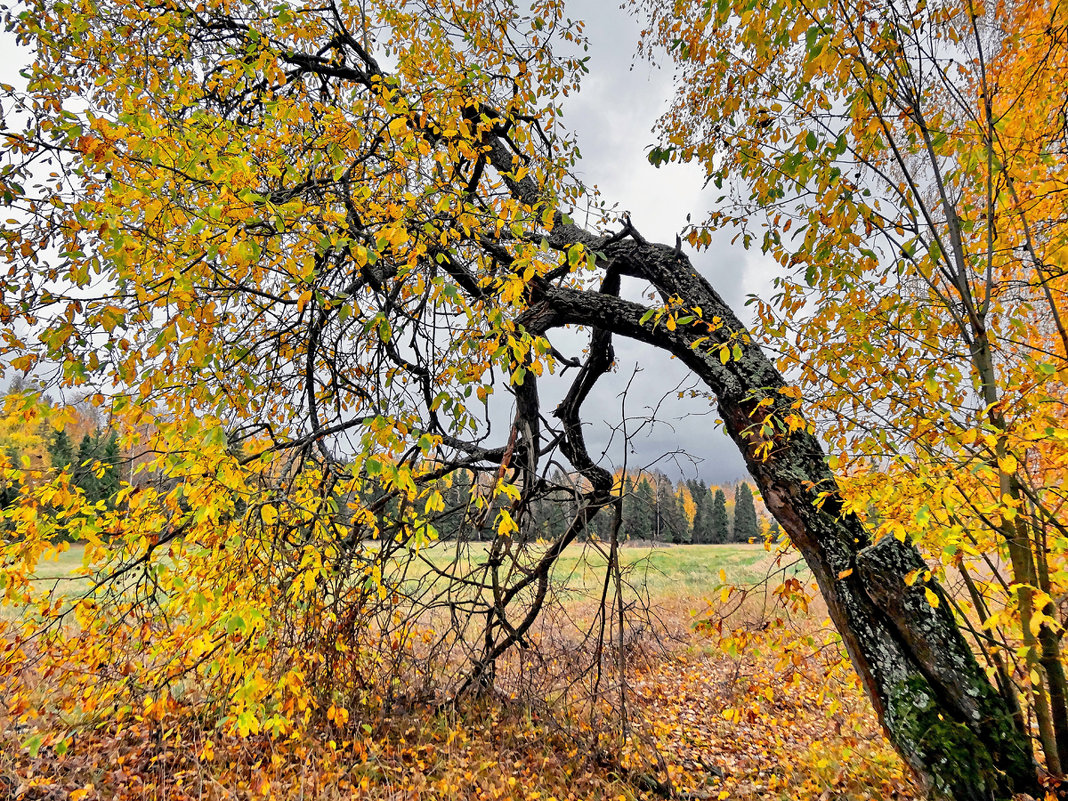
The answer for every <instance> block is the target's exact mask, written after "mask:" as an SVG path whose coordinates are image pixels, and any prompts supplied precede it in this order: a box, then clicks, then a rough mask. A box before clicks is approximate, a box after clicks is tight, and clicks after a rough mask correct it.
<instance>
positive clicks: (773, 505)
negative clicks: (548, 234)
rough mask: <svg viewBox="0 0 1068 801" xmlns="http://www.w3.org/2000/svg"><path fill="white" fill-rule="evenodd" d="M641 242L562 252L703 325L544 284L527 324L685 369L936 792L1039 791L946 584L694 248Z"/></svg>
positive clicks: (1022, 742)
mask: <svg viewBox="0 0 1068 801" xmlns="http://www.w3.org/2000/svg"><path fill="white" fill-rule="evenodd" d="M630 234H631V236H630V237H628V238H626V239H620V238H618V237H615V238H593V237H591V235H590V234H589V233H588V232H585V231H581V230H580V229H578V228H576V227H575V226H571V225H561V226H558V227H557V229H556V230H554V232H553V237H552V239H553V240H554V241H553V242H552V243H551V244H553V245H554V246H556V247H561V246H564V245H566V244H567V243H569V242H584V243H585V244H587V245H588V246H591V247H595V248H596V249H598V250H600V251H601V252H602V253H603V254H604V255H605V256H607V263H606V269H607V270H608V272H609V274H611V273H613V272H617V273H619V274H621V275H630V276H633V277H637V278H640V279H643V280H646V281H649V282H650V283H651V284H652V285H653V286H654V287H656V288H657V289H658V290H659V291H660V292H661V294H662V295H663V296H664V297H665V298H674V299H676V302H678V299H681V300H682V309H681V310H680V311H679V316H682V317H684V316H688V315H690V314H693V312H692V311H689V310H690V309H693V308H695V307H698V308H700V317H699V319H697V320H695V321H693V322H691V323H687V324H677V325H675V326H674V328H673V330H669V329H668V327H667V326H666V325H664V324H659V325H657V323H656V319H655V317H653V316H650V315H648V314H647V312H648V310H647V309H646V308H644V307H642V306H640V305H638V304H636V303H632V302H629V301H626V300H622V299H620V298H618V297H614V296H611V295H607V294H598V293H595V292H589V291H579V290H573V289H566V288H561V287H556V286H552V285H550V284H548V283H544V284H542V285H541V286H539V287H538V288H537V290H536V291H535V293H534V296H533V297H532V298H531V305H530V308H529V310H528V311H527V312H526V313H525V314H524V315H523V317H522V318H521V320H520V322H522V323H523V324H524V325H526V327H527V328H528V329H530V330H532V331H535V332H544V331H547V330H549V329H551V328H553V327H556V326H561V325H567V324H578V325H584V326H590V327H592V328H595V329H605V330H608V331H611V332H612V333H615V334H618V335H622V336H627V337H631V338H633V339H637V340H641V341H643V342H647V343H649V344H652V345H654V346H656V347H658V348H661V349H663V350H666V351H668V352H669V353H671V354H672V355H674V356H676V357H677V358H679V359H681V360H682V361H683V362H685V363H686V364H687V365H688V366H689V367H690V368H691V369H692V370H693V371H694V372H695V373H696V374H697V375H698V376H699V377H700V378H701V380H702V381H704V383H705V384H706V385H707V386H708V387H709V389H711V390H712V391H713V392H714V393H715V394H716V396H717V398H718V402H719V410H720V414H721V415H722V418H723V420H724V423H725V426H726V429H727V431H728V433H729V434H730V436H731V438H732V439H733V440H734V442H735V443H736V444H737V445H738V447H739V449H740V450H741V451H742V453H743V454H744V456H745V460H746V464H747V466H748V468H749V472H750V473H751V474H752V476H753V478H754V479H755V480H756V482H757V484H758V485H759V486H760V490H761V492H762V494H763V498H764V502H765V503H766V505H767V507H768V509H769V510H770V511H771V512H772V514H774V515H775V518H776V519H777V520H778V521H779V523H780V524H781V525H782V527H783V529H784V530H785V531H786V533H787V534H788V536H789V537H790V539H791V541H792V542H793V543H794V545H796V546H797V548H798V549H799V550H800V551H801V553H802V555H803V556H804V558H805V561H806V562H807V563H808V566H809V568H810V569H811V570H812V573H813V575H814V576H815V577H816V581H817V583H818V585H819V588H820V591H821V593H822V595H823V597H824V599H825V600H826V602H827V607H828V610H829V611H830V615H831V619H832V620H833V621H834V624H835V626H836V627H837V628H838V631H839V632H840V633H841V636H842V640H843V642H844V643H845V647H846V650H847V651H848V653H849V656H850V659H851V660H852V662H853V665H854V667H855V668H856V670H857V673H858V674H859V675H860V677H861V679H862V680H863V683H864V686H865V687H866V689H867V692H868V695H869V696H870V698H871V700H872V703H873V705H874V706H875V710H876V712H877V713H878V716H879V719H880V721H881V722H882V724H883V726H884V728H885V731H886V733H887V735H888V737H889V738H890V740H891V742H892V743H893V744H894V745H895V747H896V748H897V749H898V751H899V752H900V753H901V755H902V756H903V757H904V759H905V760H906V762H907V763H908V764H909V765H910V766H911V768H912V769H913V771H914V772H915V773H916V774H917V775H918V776H919V778H920V780H921V781H922V782H923V784H924V785H925V787H926V789H927V790H928V791H929V792H930V793H931V794H933V795H935V796H939V797H947V798H953V799H960V800H961V801H964V800H965V799H968V800H971V799H975V801H979V799H1002V798H1009V797H1010V796H1011V795H1012V794H1013V793H1014V792H1034V791H1035V790H1036V789H1037V784H1036V772H1035V764H1034V758H1033V754H1032V750H1031V743H1030V740H1029V739H1028V737H1027V736H1026V735H1025V734H1024V733H1023V732H1021V731H1020V730H1019V729H1018V727H1017V725H1016V722H1015V720H1014V719H1013V715H1012V710H1011V709H1010V708H1009V707H1008V705H1007V704H1006V703H1005V701H1004V699H1003V698H1002V697H1001V696H1000V695H999V694H998V692H997V691H996V690H995V688H994V687H993V686H992V685H991V684H990V683H989V682H988V680H987V678H986V676H985V674H984V672H983V670H982V669H981V668H980V666H979V664H978V662H977V661H976V659H975V656H974V654H973V652H972V651H971V649H970V648H969V646H968V644H967V642H966V641H965V639H964V637H963V636H962V634H961V632H960V630H959V628H958V626H957V623H956V621H955V620H954V618H953V615H952V613H951V612H950V611H949V604H948V603H941V604H938V605H937V606H932V605H931V604H930V603H929V602H928V601H927V598H926V593H925V590H927V589H930V590H932V591H933V592H935V593H936V594H938V595H939V597H941V593H942V590H941V588H940V587H939V586H938V584H937V583H936V582H935V581H934V580H933V579H931V580H929V581H927V582H926V583H925V582H922V581H916V582H915V583H913V584H912V585H911V586H910V585H909V584H907V583H906V581H905V578H906V576H907V575H909V574H910V573H915V571H917V570H918V569H920V568H922V567H924V562H923V560H922V558H921V556H920V554H919V552H918V551H917V549H916V548H915V547H913V546H912V545H911V544H910V543H907V542H899V541H898V540H896V539H893V538H884V539H882V540H880V541H879V542H875V543H873V542H872V540H871V537H870V535H869V533H868V532H867V531H866V530H865V528H864V526H863V524H862V523H861V521H860V520H859V519H858V518H857V517H856V516H855V515H854V514H852V513H849V512H845V511H843V509H842V504H841V499H840V495H839V490H838V485H837V482H836V480H835V477H834V475H833V473H832V472H831V471H830V469H829V468H828V466H827V463H826V458H825V454H824V452H823V449H822V447H821V445H820V443H819V441H818V440H817V439H816V437H815V436H814V435H813V434H812V433H810V432H809V431H808V430H807V428H806V427H804V426H803V427H802V428H800V429H798V428H796V427H794V428H793V429H792V430H791V427H790V426H789V425H787V424H786V420H787V418H788V417H791V416H792V417H793V418H794V419H797V418H798V417H799V415H800V412H799V411H798V410H797V409H795V408H793V403H794V399H793V398H792V397H790V396H788V395H786V394H783V393H782V392H781V390H783V389H784V388H785V386H786V384H785V381H784V380H783V378H782V376H781V375H780V373H779V372H778V371H777V370H776V368H775V367H774V365H772V363H771V362H770V361H769V360H768V358H767V357H766V356H765V355H764V354H763V352H762V351H761V349H760V348H759V347H758V346H757V345H756V344H755V343H753V342H752V339H751V337H750V336H749V334H748V332H747V331H746V330H745V328H744V326H743V325H742V324H741V322H740V321H739V320H738V318H737V317H736V316H735V315H734V314H733V312H732V311H731V310H730V308H729V307H728V306H727V305H726V303H724V301H723V299H722V298H720V296H719V295H718V294H717V293H716V292H715V290H714V289H713V288H712V287H711V286H710V285H709V284H708V282H707V281H705V280H704V279H703V278H702V277H701V276H700V275H699V274H698V273H697V272H696V271H695V270H694V268H693V266H692V265H691V264H690V262H689V260H688V259H687V258H686V257H685V255H683V253H682V252H681V249H679V248H671V247H668V246H665V245H654V244H649V243H647V242H645V241H644V240H642V239H641V238H640V236H638V235H637V232H634V231H633V230H631V231H630ZM643 317H646V318H648V319H646V320H645V322H643ZM714 317H718V318H720V320H721V321H722V327H720V328H718V330H716V331H710V330H709V326H707V325H705V324H704V322H703V321H711V320H712V319H713V318H714ZM700 340H703V341H700ZM735 343H738V344H739V345H740V346H741V358H734V357H733V356H732V357H731V358H730V359H729V360H728V361H727V363H725V364H724V363H722V362H721V359H720V355H719V354H720V348H719V347H718V346H719V345H721V344H726V345H733V344H735ZM735 354H736V355H737V352H735ZM779 424H782V425H779Z"/></svg>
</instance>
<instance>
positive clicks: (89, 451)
mask: <svg viewBox="0 0 1068 801" xmlns="http://www.w3.org/2000/svg"><path fill="white" fill-rule="evenodd" d="M96 449H97V443H96V437H95V436H94V435H93V434H90V433H86V434H85V436H83V437H82V441H81V442H80V443H78V455H77V456H75V457H74V485H75V486H76V487H80V488H81V490H82V491H83V492H84V493H85V499H86V500H87V501H89V502H91V503H95V502H96V501H98V500H100V490H99V487H98V482H97V478H96V475H94V473H93V462H94V461H96V458H97V454H96Z"/></svg>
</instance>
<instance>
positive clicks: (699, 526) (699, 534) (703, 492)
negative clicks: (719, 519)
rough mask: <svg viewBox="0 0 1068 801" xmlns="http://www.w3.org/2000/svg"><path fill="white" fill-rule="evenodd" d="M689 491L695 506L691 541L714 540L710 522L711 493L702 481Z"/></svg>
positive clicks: (706, 543)
mask: <svg viewBox="0 0 1068 801" xmlns="http://www.w3.org/2000/svg"><path fill="white" fill-rule="evenodd" d="M691 492H692V493H693V498H694V501H695V503H696V506H697V511H696V512H695V513H694V518H693V541H694V542H695V543H698V544H701V545H708V544H709V543H713V542H716V539H715V535H714V533H713V523H712V504H713V497H712V493H711V491H710V490H709V488H708V486H707V485H706V484H705V483H704V482H703V481H702V482H700V483H699V484H697V485H696V486H695V487H693V488H692V489H691Z"/></svg>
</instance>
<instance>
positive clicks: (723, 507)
mask: <svg viewBox="0 0 1068 801" xmlns="http://www.w3.org/2000/svg"><path fill="white" fill-rule="evenodd" d="M728 523H729V521H728V520H727V495H726V493H724V492H723V490H721V489H720V488H719V487H716V495H715V497H714V498H713V499H712V540H711V541H712V542H715V543H724V542H730V530H729V525H728Z"/></svg>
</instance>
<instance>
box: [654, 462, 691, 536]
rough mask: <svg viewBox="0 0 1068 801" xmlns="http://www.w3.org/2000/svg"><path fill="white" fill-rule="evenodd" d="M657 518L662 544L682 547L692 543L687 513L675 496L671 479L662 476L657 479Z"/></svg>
mask: <svg viewBox="0 0 1068 801" xmlns="http://www.w3.org/2000/svg"><path fill="white" fill-rule="evenodd" d="M656 516H657V526H656V530H657V532H658V535H659V536H658V537H657V539H659V540H660V541H661V542H670V543H672V544H674V545H682V544H683V543H686V542H689V541H690V527H689V525H687V523H686V513H685V512H684V511H683V508H682V504H681V503H680V502H679V498H678V496H677V495H676V494H675V487H674V486H673V485H672V483H671V479H670V478H668V477H667V476H664V475H660V476H657V479H656Z"/></svg>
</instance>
